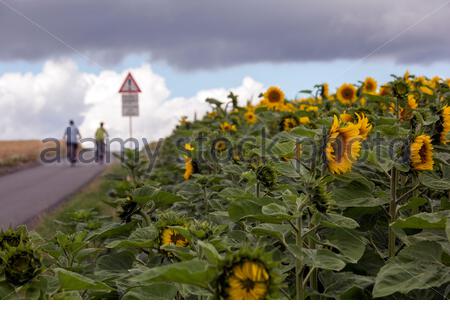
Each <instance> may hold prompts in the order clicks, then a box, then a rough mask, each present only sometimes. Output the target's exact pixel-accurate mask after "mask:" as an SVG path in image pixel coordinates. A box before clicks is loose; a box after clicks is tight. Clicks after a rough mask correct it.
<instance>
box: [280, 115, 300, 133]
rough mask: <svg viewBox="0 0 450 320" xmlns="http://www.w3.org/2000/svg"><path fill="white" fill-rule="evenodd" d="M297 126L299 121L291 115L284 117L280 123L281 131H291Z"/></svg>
mask: <svg viewBox="0 0 450 320" xmlns="http://www.w3.org/2000/svg"><path fill="white" fill-rule="evenodd" d="M296 126H298V121H297V119H296V118H294V117H291V116H289V117H285V118H283V120H281V123H280V129H281V131H291V129H293V128H295V127H296Z"/></svg>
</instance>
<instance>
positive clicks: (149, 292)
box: [122, 283, 178, 300]
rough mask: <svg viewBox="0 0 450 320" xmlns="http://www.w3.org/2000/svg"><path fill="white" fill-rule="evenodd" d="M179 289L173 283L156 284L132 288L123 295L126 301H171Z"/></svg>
mask: <svg viewBox="0 0 450 320" xmlns="http://www.w3.org/2000/svg"><path fill="white" fill-rule="evenodd" d="M177 292H178V288H177V287H176V286H175V285H174V284H171V283H155V284H151V285H148V286H143V287H137V288H132V289H131V290H129V291H128V292H127V293H126V294H124V295H123V297H122V299H124V300H171V299H174V298H175V296H176V294H177Z"/></svg>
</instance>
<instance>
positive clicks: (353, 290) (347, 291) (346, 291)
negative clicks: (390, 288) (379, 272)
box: [320, 271, 374, 299]
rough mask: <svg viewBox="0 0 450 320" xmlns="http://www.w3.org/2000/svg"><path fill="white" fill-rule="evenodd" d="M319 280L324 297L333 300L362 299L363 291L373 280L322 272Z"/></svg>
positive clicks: (358, 276) (346, 273) (344, 273)
mask: <svg viewBox="0 0 450 320" xmlns="http://www.w3.org/2000/svg"><path fill="white" fill-rule="evenodd" d="M320 279H321V282H322V284H323V286H324V287H325V290H324V295H326V296H330V297H332V298H334V299H364V296H363V293H362V292H363V291H364V290H365V289H367V288H368V287H370V286H371V285H372V284H373V283H374V278H373V277H369V276H361V275H357V274H354V273H351V272H339V273H337V272H332V271H323V272H321V274H320Z"/></svg>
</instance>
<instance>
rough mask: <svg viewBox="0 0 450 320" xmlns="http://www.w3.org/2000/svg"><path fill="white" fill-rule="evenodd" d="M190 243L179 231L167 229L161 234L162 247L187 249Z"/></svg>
mask: <svg viewBox="0 0 450 320" xmlns="http://www.w3.org/2000/svg"><path fill="white" fill-rule="evenodd" d="M188 243H189V241H188V240H187V239H186V238H185V237H184V236H183V235H182V234H181V233H179V232H178V231H177V230H175V229H173V228H170V227H167V228H165V229H164V230H163V231H162V232H161V245H175V246H177V247H186V246H187V245H188Z"/></svg>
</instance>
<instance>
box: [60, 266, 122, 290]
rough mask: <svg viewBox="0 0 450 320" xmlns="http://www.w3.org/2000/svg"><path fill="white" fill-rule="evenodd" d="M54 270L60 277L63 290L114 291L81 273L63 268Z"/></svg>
mask: <svg viewBox="0 0 450 320" xmlns="http://www.w3.org/2000/svg"><path fill="white" fill-rule="evenodd" d="M54 270H55V272H56V274H57V275H58V280H59V285H60V288H61V289H62V290H68V291H71V290H96V291H107V292H109V291H113V290H114V289H113V288H111V287H110V286H108V285H106V284H105V283H103V282H100V281H96V280H93V279H90V278H88V277H85V276H83V275H81V274H79V273H75V272H72V271H69V270H65V269H61V268H55V269H54Z"/></svg>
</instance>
